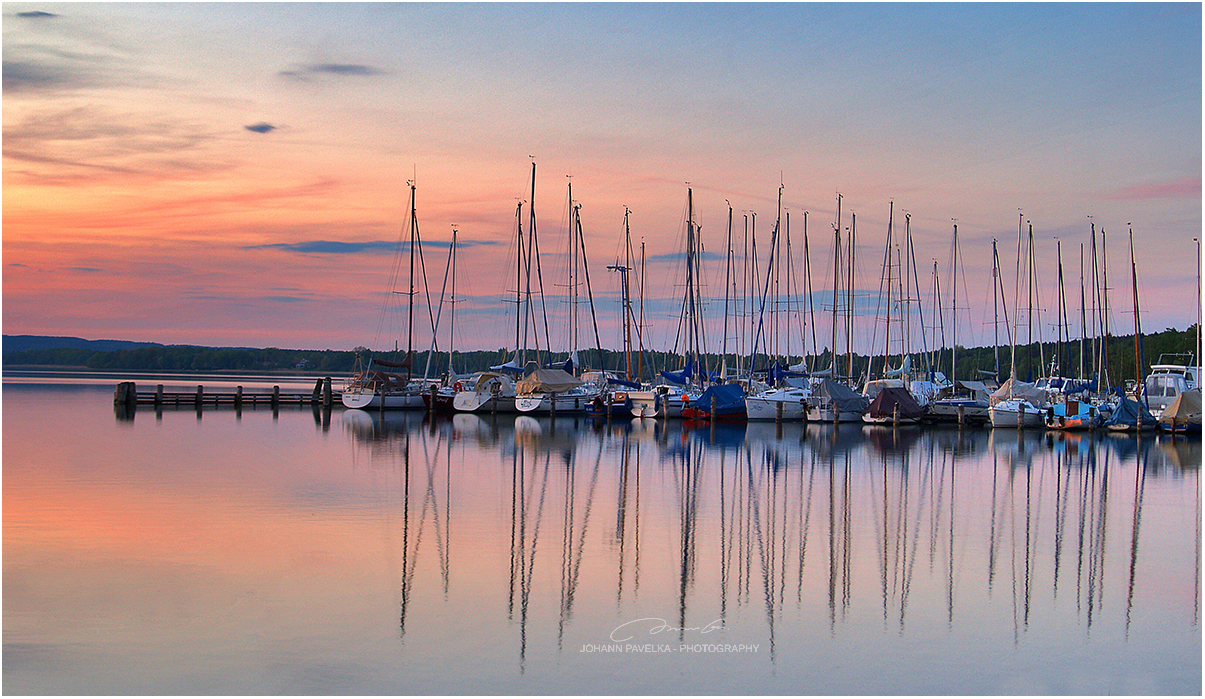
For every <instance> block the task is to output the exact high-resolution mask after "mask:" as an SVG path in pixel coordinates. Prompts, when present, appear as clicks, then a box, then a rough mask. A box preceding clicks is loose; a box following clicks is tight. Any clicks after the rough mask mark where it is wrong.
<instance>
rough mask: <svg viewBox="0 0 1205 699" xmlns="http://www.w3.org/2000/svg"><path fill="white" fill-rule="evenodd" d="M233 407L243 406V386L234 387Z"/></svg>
mask: <svg viewBox="0 0 1205 699" xmlns="http://www.w3.org/2000/svg"><path fill="white" fill-rule="evenodd" d="M234 407H236V408H241V407H243V387H242V386H235V387H234Z"/></svg>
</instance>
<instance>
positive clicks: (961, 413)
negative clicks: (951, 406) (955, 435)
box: [958, 405, 966, 425]
mask: <svg viewBox="0 0 1205 699" xmlns="http://www.w3.org/2000/svg"><path fill="white" fill-rule="evenodd" d="M958 424H959V425H965V424H966V406H962V405H960V406H958Z"/></svg>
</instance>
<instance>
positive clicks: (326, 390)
mask: <svg viewBox="0 0 1205 699" xmlns="http://www.w3.org/2000/svg"><path fill="white" fill-rule="evenodd" d="M333 402H334V397H333V391H332V390H331V377H329V376H328V377H326V378H324V379H322V405H323V406H324V407H327V408H329V407H331V404H332V403H333Z"/></svg>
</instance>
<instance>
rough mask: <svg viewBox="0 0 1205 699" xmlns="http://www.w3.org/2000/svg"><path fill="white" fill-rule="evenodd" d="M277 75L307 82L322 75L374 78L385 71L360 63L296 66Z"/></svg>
mask: <svg viewBox="0 0 1205 699" xmlns="http://www.w3.org/2000/svg"><path fill="white" fill-rule="evenodd" d="M279 75H280V76H281V77H285V78H292V79H294V80H309V79H310V78H312V77H315V76H322V75H334V76H338V77H376V76H378V75H385V71H383V70H381V69H380V68H374V67H372V66H368V65H364V64H362V63H311V64H308V65H302V66H297V67H296V68H293V69H291V70H282V71H280V73H279Z"/></svg>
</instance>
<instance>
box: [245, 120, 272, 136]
mask: <svg viewBox="0 0 1205 699" xmlns="http://www.w3.org/2000/svg"><path fill="white" fill-rule="evenodd" d="M243 128H244V129H247V130H248V131H254V132H255V133H268V132H270V131H275V130H276V129H277V128H279V127H276V126H273V125H271V124H269V123H268V122H266V121H261V122H259V123H258V124H251V125H249V126H244V127H243Z"/></svg>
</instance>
